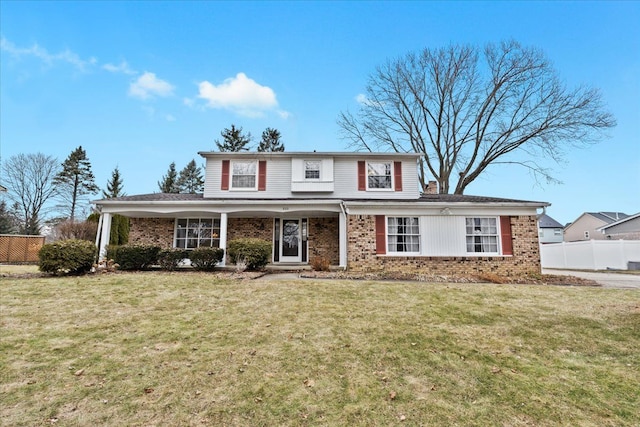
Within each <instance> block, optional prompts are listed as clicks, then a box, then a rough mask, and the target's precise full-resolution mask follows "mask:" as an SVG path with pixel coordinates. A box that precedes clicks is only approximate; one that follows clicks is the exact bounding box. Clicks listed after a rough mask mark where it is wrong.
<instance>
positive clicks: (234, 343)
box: [0, 273, 640, 426]
mask: <svg viewBox="0 0 640 427" xmlns="http://www.w3.org/2000/svg"><path fill="white" fill-rule="evenodd" d="M0 315H1V317H0V321H1V325H0V326H1V331H0V333H1V334H2V335H1V337H0V338H1V339H0V401H1V402H2V404H1V405H0V424H2V425H13V426H21V425H24V426H34V425H51V424H56V425H64V426H73V425H114V426H116V425H117V426H120V425H134V426H135V425H139V426H151V425H163V426H164V425H169V426H183V425H214V426H218V425H230V426H247V425H250V426H271V425H282V426H299V425H301V426H304V425H327V426H335V425H356V426H357V425H361V426H377V425H380V426H388V425H400V424H402V425H411V426H413V425H429V426H434V425H436V426H437V425H441V426H487V425H501V426H525V425H526V426H531V425H535V426H549V425H572V426H575V425H580V426H625V425H628V426H636V425H639V424H640V412H639V411H638V408H639V407H640V388H639V387H638V384H640V350H639V349H640V293H639V292H637V291H633V290H629V291H627V290H616V289H600V288H590V287H589V288H586V287H582V288H581V287H545V286H524V285H519V286H514V285H477V284H464V285H461V284H449V285H447V284H426V283H401V282H367V281H332V280H326V281H321V280H298V281H273V282H271V281H255V280H228V279H225V278H223V277H221V276H220V275H216V274H205V273H172V274H169V273H138V274H114V275H98V276H86V277H77V278H31V279H18V278H11V277H4V278H0Z"/></svg>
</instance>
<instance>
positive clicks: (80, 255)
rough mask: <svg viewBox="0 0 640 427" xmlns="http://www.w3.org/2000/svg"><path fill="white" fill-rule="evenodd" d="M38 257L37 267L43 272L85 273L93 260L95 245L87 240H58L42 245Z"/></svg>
mask: <svg viewBox="0 0 640 427" xmlns="http://www.w3.org/2000/svg"><path fill="white" fill-rule="evenodd" d="M38 258H39V263H38V268H39V269H40V271H43V272H45V273H53V274H58V275H63V274H69V275H71V274H74V275H75V274H85V273H88V272H89V271H91V268H92V267H93V264H94V262H95V259H96V246H95V245H94V244H93V243H92V242H89V241H87V240H77V239H71V240H60V241H57V242H54V243H48V244H46V245H43V246H42V248H41V249H40V252H38Z"/></svg>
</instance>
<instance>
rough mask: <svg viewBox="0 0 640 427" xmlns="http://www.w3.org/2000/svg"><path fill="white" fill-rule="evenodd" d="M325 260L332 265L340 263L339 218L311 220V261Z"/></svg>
mask: <svg viewBox="0 0 640 427" xmlns="http://www.w3.org/2000/svg"><path fill="white" fill-rule="evenodd" d="M314 258H325V259H327V260H328V261H329V263H330V264H331V265H338V264H339V263H340V232H339V228H338V218H337V217H336V218H309V261H313V259H314Z"/></svg>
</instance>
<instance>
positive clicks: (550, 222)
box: [538, 214, 564, 228]
mask: <svg viewBox="0 0 640 427" xmlns="http://www.w3.org/2000/svg"><path fill="white" fill-rule="evenodd" d="M538 227H540V228H564V226H563V225H562V224H560V223H559V222H558V221H556V220H555V219H553V218H551V217H550V216H549V215H547V214H542V215H540V216H539V217H538Z"/></svg>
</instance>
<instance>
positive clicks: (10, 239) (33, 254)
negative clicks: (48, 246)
mask: <svg viewBox="0 0 640 427" xmlns="http://www.w3.org/2000/svg"><path fill="white" fill-rule="evenodd" d="M42 245H44V236H20V235H16V234H0V262H15V263H20V262H38V252H39V251H40V248H42Z"/></svg>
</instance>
